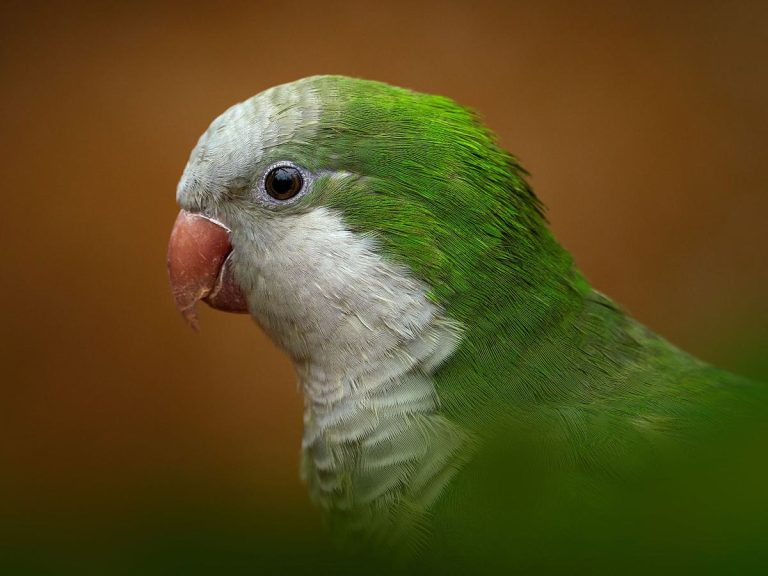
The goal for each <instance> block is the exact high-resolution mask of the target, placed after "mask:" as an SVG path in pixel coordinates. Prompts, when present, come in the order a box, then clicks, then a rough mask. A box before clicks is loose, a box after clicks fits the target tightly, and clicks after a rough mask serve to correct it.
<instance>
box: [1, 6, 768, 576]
mask: <svg viewBox="0 0 768 576" xmlns="http://www.w3.org/2000/svg"><path fill="white" fill-rule="evenodd" d="M766 22H768V3H765V2H760V1H755V2H738V3H733V2H724V1H705V2H697V3H690V2H683V1H681V2H668V1H665V2H655V1H646V2H642V3H616V2H590V3H587V4H581V3H572V2H566V1H562V2H556V1H553V2H547V1H536V2H533V1H531V2H451V1H445V0H443V1H436V2H416V1H411V2H400V3H396V2H395V3H384V2H382V3H369V4H366V3H362V2H351V1H349V2H335V1H325V2H318V1H313V2H310V1H307V2H283V3H278V2H258V1H250V2H231V1H226V0H225V1H221V2H195V1H187V2H177V3H173V2H141V1H134V2H125V3H116V2H101V3H83V2H77V1H69V2H61V3H56V2H51V3H40V2H34V1H32V2H26V1H25V2H22V1H6V2H3V4H2V8H0V78H1V80H0V82H2V92H1V93H0V118H1V122H2V130H1V131H0V153H1V154H0V163H1V164H2V169H1V170H0V189H1V192H0V194H2V196H1V197H0V198H1V202H2V205H1V207H2V209H1V210H0V237H1V238H2V242H1V243H0V256H2V266H3V273H2V274H3V275H2V284H1V285H0V296H2V299H1V300H0V302H2V304H1V305H2V309H3V320H2V322H0V334H1V335H2V338H1V341H0V357H1V359H2V371H1V372H0V382H1V383H0V467H1V468H0V554H5V556H4V558H5V560H6V561H8V562H10V563H11V564H10V565H12V566H14V568H13V570H11V571H8V572H6V573H8V574H11V573H48V572H50V573H61V572H62V571H64V568H63V567H66V566H71V567H72V569H73V570H75V569H76V568H77V567H90V568H88V569H82V570H80V571H79V573H89V572H88V570H89V569H90V570H92V571H93V573H106V574H109V573H117V572H119V570H118V568H117V567H118V566H119V567H120V569H121V570H124V571H126V572H127V573H131V572H132V568H131V567H132V566H134V565H133V564H132V562H136V563H137V564H136V565H135V566H140V565H141V560H140V559H137V558H140V557H141V555H142V554H154V553H157V554H159V555H163V554H166V555H167V556H168V557H169V558H173V557H174V550H175V549H176V548H174V547H175V546H177V547H178V548H179V549H182V548H189V547H190V546H200V545H204V546H212V547H214V548H215V547H216V546H219V545H220V546H221V548H216V550H218V552H220V553H221V555H222V556H228V557H230V558H231V557H232V556H233V555H236V554H237V553H236V552H233V551H232V550H230V549H228V548H227V546H226V544H212V543H211V539H210V538H209V537H208V536H207V535H206V534H211V533H215V534H217V535H219V536H221V542H225V541H227V538H226V537H225V536H222V535H226V534H229V533H237V534H246V533H249V531H253V532H254V533H269V534H278V533H280V531H281V530H293V528H294V527H296V526H300V527H302V530H304V529H306V532H307V536H306V538H307V540H308V541H311V542H312V545H318V546H320V545H322V544H319V540H318V539H317V538H318V537H317V536H315V535H314V529H315V528H316V526H317V525H318V524H319V519H318V518H317V516H316V515H315V512H314V511H313V509H312V508H311V506H310V505H309V503H308V501H307V496H306V493H305V490H304V487H303V486H302V485H301V483H300V480H299V478H298V451H299V444H300V435H301V398H300V395H299V393H298V391H297V389H296V385H295V383H294V379H293V374H292V369H291V366H290V364H289V363H288V361H287V360H286V358H285V357H284V356H283V355H282V354H281V353H280V352H279V351H278V350H277V349H276V348H275V347H274V346H273V345H272V344H271V343H270V342H269V341H268V340H267V339H266V338H265V336H264V335H263V334H262V333H261V332H260V331H259V330H258V329H257V328H256V327H255V325H253V324H252V322H251V321H250V320H249V319H248V318H247V317H244V316H236V315H227V314H221V313H216V312H213V311H210V310H208V309H204V310H201V325H202V331H201V332H200V333H198V334H195V333H193V332H191V331H190V330H189V329H188V328H187V327H186V326H185V325H184V323H183V322H182V321H181V319H180V317H179V316H178V314H177V313H176V311H175V309H174V307H173V304H172V301H171V297H170V293H169V290H168V287H167V279H166V271H165V250H166V245H167V239H168V234H169V232H170V229H171V226H172V224H173V220H174V218H175V214H176V211H177V208H176V206H175V200H174V193H175V186H176V182H177V179H178V178H179V176H180V174H181V171H182V169H183V167H184V164H185V162H186V160H187V156H188V154H189V152H190V150H191V149H192V147H193V146H194V144H195V142H196V140H197V138H198V136H199V135H200V134H201V133H202V131H203V130H204V129H205V128H206V126H207V125H208V123H209V122H210V121H211V120H212V119H213V118H214V117H216V116H217V115H218V114H220V113H221V112H222V111H223V110H224V109H226V108H227V107H228V106H230V105H232V104H233V103H235V102H238V101H241V100H243V99H245V98H248V97H249V96H251V95H253V94H255V93H257V92H259V91H261V90H263V89H265V88H268V87H270V86H272V85H275V84H278V83H282V82H287V81H291V80H294V79H297V78H300V77H302V76H307V75H312V74H319V73H337V74H346V75H351V76H359V77H365V78H370V79H376V80H382V81H385V82H389V83H392V84H397V85H401V86H405V87H409V88H413V89H416V90H419V91H424V92H431V93H437V94H443V95H446V96H450V97H452V98H454V99H455V100H457V101H459V102H460V103H462V104H465V105H467V106H470V107H472V108H474V109H476V110H477V111H479V112H480V114H481V116H482V117H483V118H484V120H485V122H486V123H487V124H488V125H489V126H490V127H491V129H493V130H494V131H495V132H496V133H497V134H498V136H499V139H500V141H501V143H502V144H503V145H504V146H505V147H506V148H507V149H509V150H510V151H511V152H513V153H514V154H515V155H516V156H518V157H519V158H520V159H521V161H522V163H523V165H524V166H526V167H527V169H528V170H529V171H530V172H531V174H532V176H531V182H532V184H533V186H534V189H535V190H536V191H537V193H538V194H539V196H540V197H541V198H542V199H543V201H544V203H545V204H546V205H547V207H548V210H549V211H548V214H549V218H550V220H551V223H552V227H553V228H554V231H555V234H556V235H557V237H558V238H559V239H560V240H561V241H562V243H563V244H564V245H565V246H566V247H567V248H568V249H569V250H570V251H571V252H572V253H573V254H574V256H575V259H576V261H577V263H578V264H579V266H580V267H581V269H582V270H583V271H584V273H585V274H586V276H587V277H588V278H589V279H590V280H591V281H592V283H593V284H594V285H595V286H596V287H597V288H598V289H599V290H601V291H602V292H604V293H606V294H608V295H610V296H611V297H612V298H613V299H615V300H616V301H617V302H619V303H621V304H622V305H623V306H625V307H626V308H627V309H628V310H629V311H630V312H631V313H632V314H633V315H634V316H635V317H637V318H639V319H640V320H641V321H643V322H644V323H645V324H647V325H648V326H650V327H651V328H652V329H654V330H655V331H657V332H659V333H661V334H663V335H664V336H666V337H667V338H668V339H669V340H671V341H672V342H673V343H675V344H677V345H679V346H680V347H682V348H684V349H687V350H689V351H690V352H692V353H694V354H695V355H697V356H699V357H700V358H702V359H704V360H706V361H708V362H711V363H714V364H716V365H719V366H722V367H724V368H728V369H731V370H733V371H736V372H739V373H741V374H744V375H747V376H752V377H754V378H762V379H768V352H767V351H768V298H767V297H766V296H767V295H768V294H767V291H768V258H767V257H766V248H768V225H766V213H768V170H766V166H768V146H767V145H766V141H767V140H768V69H766V65H765V63H766V59H767V58H768V25H766ZM201 519H202V520H201ZM185 524H194V525H195V526H197V527H198V528H199V530H200V534H198V535H195V534H191V535H190V534H184V535H181V532H180V531H179V530H177V529H176V527H178V526H183V525H185ZM158 535H164V536H158ZM169 535H170V536H169ZM201 542H203V543H205V544H201ZM3 550H5V553H4V552H3ZM138 550H140V552H139V551H138ZM147 550H150V551H151V552H147ZM218 552H216V553H214V554H212V555H211V556H212V557H213V556H216V554H217V553H218ZM294 552H295V551H294ZM84 557H87V558H88V559H89V560H88V562H86V563H83V558H84ZM115 558H120V559H121V560H120V561H119V562H116V561H115ZM135 566H134V567H135ZM136 570H137V572H135V573H139V572H138V571H139V568H136ZM142 573H146V571H142Z"/></svg>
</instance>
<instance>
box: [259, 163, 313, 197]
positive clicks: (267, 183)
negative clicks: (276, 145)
mask: <svg viewBox="0 0 768 576" xmlns="http://www.w3.org/2000/svg"><path fill="white" fill-rule="evenodd" d="M303 186H304V177H303V176H302V174H301V170H299V169H298V168H296V167H294V166H277V167H275V168H272V170H270V171H269V172H267V176H266V177H265V178H264V188H265V189H266V191H267V194H269V195H270V196H272V198H274V199H275V200H288V199H289V198H293V197H294V196H296V194H298V193H299V192H301V189H302V187H303Z"/></svg>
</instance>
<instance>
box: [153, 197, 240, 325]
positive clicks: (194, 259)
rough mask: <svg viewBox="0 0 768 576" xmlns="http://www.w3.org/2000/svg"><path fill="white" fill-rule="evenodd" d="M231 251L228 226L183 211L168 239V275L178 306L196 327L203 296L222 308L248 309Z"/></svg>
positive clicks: (189, 322) (210, 303)
mask: <svg viewBox="0 0 768 576" xmlns="http://www.w3.org/2000/svg"><path fill="white" fill-rule="evenodd" d="M231 252H232V244H230V242H229V230H228V229H227V228H226V227H225V226H223V225H222V224H220V223H219V222H216V221H215V220H212V219H210V218H206V217H205V216H201V215H200V214H192V213H190V212H187V211H186V210H182V211H180V212H179V215H178V217H177V218H176V223H175V224H174V225H173V230H172V231H171V239H170V242H169V243H168V278H169V280H170V283H171V292H172V293H173V299H174V301H175V302H176V308H178V310H179V312H181V315H182V316H183V317H184V319H185V320H186V321H187V323H188V324H189V325H190V326H191V327H192V328H193V329H194V330H197V329H198V323H197V312H196V311H195V305H196V304H197V302H198V301H199V300H203V301H204V302H205V303H207V304H208V305H209V306H211V307H213V308H216V309H218V310H225V311H227V312H247V311H248V305H247V302H246V300H245V297H244V296H243V293H242V292H241V291H240V289H239V287H238V286H237V284H235V282H234V276H233V273H232V266H231V264H230V257H229V256H230V254H231Z"/></svg>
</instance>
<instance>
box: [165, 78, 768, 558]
mask: <svg viewBox="0 0 768 576" xmlns="http://www.w3.org/2000/svg"><path fill="white" fill-rule="evenodd" d="M177 201H178V204H179V206H180V207H181V212H180V213H179V216H178V219H177V221H176V224H175V227H174V229H173V232H172V235H171V240H170V246H169V254H168V267H169V275H170V282H171V285H172V291H173V296H174V299H175V302H176V304H177V306H178V308H179V310H180V311H181V313H182V314H183V316H184V317H185V318H186V319H187V321H188V322H189V323H190V324H192V325H193V326H196V322H197V321H196V315H195V305H196V303H197V302H198V301H199V300H203V301H204V302H206V303H207V304H209V305H210V306H212V307H214V308H218V309H221V310H227V311H233V312H247V313H249V314H250V315H251V316H252V317H253V318H254V319H255V321H256V322H257V323H258V325H259V326H260V327H261V328H262V329H263V330H264V331H265V332H266V333H267V334H268V335H269V337H270V338H271V339H272V340H273V341H274V342H275V343H276V344H277V345H278V346H279V347H280V348H281V349H282V350H284V351H285V353H286V354H287V355H288V356H289V357H290V358H291V360H292V361H293V364H294V366H295V369H296V373H297V376H298V381H299V384H300V389H301V390H302V392H303V395H304V402H305V409H304V435H303V442H302V446H301V454H302V467H301V468H302V476H303V479H304V481H305V483H306V485H307V486H308V489H309V492H310V495H311V498H312V500H313V501H314V502H315V503H316V504H317V505H318V506H320V508H321V509H322V510H323V511H324V513H325V515H326V516H327V518H328V521H329V523H330V525H331V527H332V529H333V530H334V531H335V532H337V533H339V534H342V535H346V536H347V537H349V536H350V535H351V538H352V539H356V538H359V539H360V540H365V541H371V542H376V543H377V545H381V546H382V547H391V548H392V549H394V550H407V554H406V555H407V556H410V555H411V554H418V553H419V550H420V549H421V548H424V547H428V546H429V542H430V541H431V539H433V538H436V537H437V536H439V535H441V534H442V536H444V537H446V538H447V539H448V541H450V539H451V537H452V536H453V537H454V539H453V541H454V542H466V541H468V540H469V539H470V537H471V533H472V532H475V531H479V533H482V531H483V528H484V527H487V526H486V521H487V522H490V523H493V522H498V521H499V520H500V519H501V520H505V519H508V521H509V524H510V525H512V524H514V522H515V521H516V519H518V518H524V517H528V518H530V517H532V514H533V513H532V512H531V506H533V507H534V508H536V509H537V510H539V511H540V510H541V509H545V508H547V507H548V506H550V507H551V506H557V504H556V503H555V502H556V501H557V498H550V497H549V496H547V497H546V498H544V500H542V501H538V502H537V503H536V504H535V505H534V504H531V503H530V502H526V501H527V500H528V499H532V500H535V499H536V496H535V495H534V494H535V493H536V492H537V490H538V488H537V486H538V485H539V484H546V483H548V482H549V480H548V479H551V478H557V479H558V480H557V482H562V483H563V484H564V485H563V486H558V487H555V488H553V489H551V490H550V491H549V494H550V495H552V494H555V495H559V496H562V497H563V500H564V501H569V498H570V501H577V502H578V501H581V500H586V501H590V502H600V501H602V499H603V496H601V493H600V490H601V489H600V488H598V489H594V488H592V487H593V486H596V485H600V484H599V483H600V482H604V481H605V480H606V479H618V480H616V482H619V483H620V482H622V481H625V480H622V479H626V478H631V477H632V476H633V475H642V474H643V473H644V472H643V470H647V469H649V468H650V469H653V468H654V467H663V466H666V465H667V464H669V463H670V462H672V461H674V460H675V459H676V458H678V457H683V455H684V454H685V453H686V452H687V451H688V446H693V445H694V444H696V442H697V440H696V439H698V441H699V443H700V444H706V443H707V442H709V441H710V440H711V438H714V437H717V436H719V435H721V432H722V426H721V424H720V423H722V422H728V421H729V419H733V418H736V416H735V414H737V413H739V412H740V411H743V410H745V409H746V408H744V407H750V406H753V405H754V404H755V403H756V402H757V400H755V399H756V398H757V397H758V396H760V394H762V391H763V388H762V387H761V386H760V385H758V384H756V383H753V382H750V381H747V380H745V379H742V378H740V377H737V376H735V375H732V374H729V373H727V372H725V371H721V370H718V369H716V368H713V367H711V366H708V365H707V364H705V363H703V362H701V361H699V360H697V359H695V358H693V357H691V356H690V355H688V354H686V353H685V352H683V351H681V350H679V349H677V348H676V347H674V346H673V345H671V344H670V343H668V342H667V341H665V340H664V339H663V338H661V337H659V336H657V335H655V334H654V333H653V332H651V331H649V330H648V329H647V328H645V327H644V326H642V325H641V324H640V323H638V322H637V321H635V320H633V319H632V318H631V317H629V316H628V315H627V314H626V313H625V312H624V311H623V310H622V309H621V308H619V307H618V306H617V305H616V304H614V303H613V302H612V301H611V300H610V299H608V298H607V297H606V296H604V295H602V294H601V293H599V292H597V291H596V290H595V289H593V288H592V287H591V286H590V284H589V283H588V282H587V280H585V278H584V277H583V276H582V274H581V273H580V272H579V271H578V270H577V268H576V267H575V266H574V262H573V260H572V258H571V256H570V255H569V254H568V252H567V251H566V250H564V249H563V248H562V247H561V246H560V244H558V242H557V241H556V240H555V238H554V237H553V235H552V234H551V233H550V231H549V229H548V225H547V221H546V218H545V216H544V212H543V208H542V205H541V203H540V202H539V200H538V199H537V197H536V196H535V195H534V193H533V191H532V189H531V188H530V186H529V185H528V183H527V182H526V172H525V171H524V169H523V168H522V167H521V166H520V164H519V162H518V160H517V159H516V158H515V157H513V156H511V155H510V154H509V153H507V152H506V151H504V150H503V149H502V148H500V147H499V145H498V144H497V143H496V140H495V137H494V136H493V134H492V133H491V132H490V131H489V130H488V129H486V128H485V127H484V126H483V125H482V124H481V123H480V122H479V121H478V119H477V117H476V115H475V114H474V113H473V112H471V111H469V110H468V109H466V108H464V107H461V106H459V105H457V104H456V103H454V102H453V101H452V100H450V99H447V98H444V97H440V96H433V95H425V94H420V93H417V92H413V91H410V90H406V89H402V88H397V87H393V86H390V85H387V84H384V83H379V82H373V81H366V80H359V79H353V78H347V77H342V76H315V77H310V78H305V79H301V80H298V81H295V82H292V83H289V84H284V85H281V86H277V87H274V88H271V89H269V90H266V91H264V92H262V93H260V94H258V95H256V96H254V97H252V98H250V99H248V100H246V101H244V102H242V103H239V104H236V105H234V106H232V107H231V108H229V109H228V110H227V111H225V112H224V113H223V114H222V115H221V116H219V117H218V118H217V119H215V120H214V121H213V123H212V124H211V125H210V127H209V128H208V129H207V130H206V131H205V133H204V134H203V135H202V136H201V137H200V139H199V141H198V143H197V145H196V146H195V147H194V149H193V151H192V153H191V156H190V158H189V161H188V163H187V165H186V168H185V169H184V173H183V176H182V177H181V180H180V182H179V184H178V189H177ZM707 434H709V435H707ZM522 439H527V440H525V441H524V440H522ZM668 446H682V447H683V448H682V449H681V450H680V451H679V452H677V453H674V452H665V450H667V447H668ZM665 454H666V456H664V455H665ZM670 454H676V456H670ZM665 457H666V460H665ZM535 470H539V471H541V473H539V472H534V471H535ZM494 474H496V475H497V476H498V477H497V478H495V477H494ZM527 475H528V476H530V478H532V479H530V481H527V480H525V478H526V476H527ZM522 492H525V495H523V494H522ZM596 492H597V493H598V494H597V496H596ZM567 493H570V496H568V497H565V496H563V495H564V494H567ZM574 494H575V495H576V496H574ZM605 498H608V496H605ZM625 501H627V499H625ZM622 505H624V504H622ZM526 506H527V507H528V508H526ZM523 509H525V510H526V511H523ZM478 510H482V511H483V512H478ZM526 514H527V516H526ZM506 530H507V529H506V528H505V530H503V531H502V532H504V531H506ZM509 530H510V531H511V532H514V533H515V534H518V535H520V534H522V533H523V532H524V529H522V530H520V529H518V530H517V531H515V530H514V529H513V528H509ZM488 532H489V533H493V534H496V533H498V532H499V530H498V529H496V528H493V529H489V530H488ZM459 547H460V546H459ZM448 550H450V549H448ZM519 553H520V552H519V551H517V552H514V554H519Z"/></svg>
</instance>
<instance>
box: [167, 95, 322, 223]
mask: <svg viewBox="0 0 768 576" xmlns="http://www.w3.org/2000/svg"><path fill="white" fill-rule="evenodd" d="M319 118H320V102H319V97H318V95H317V93H316V92H315V91H314V90H312V89H311V86H308V85H307V83H301V82H294V83H291V84H284V85H282V86H276V87H274V88H270V89H269V90H266V91H264V92H261V93H260V94H257V95H256V96H253V97H251V98H249V99H248V100H245V101H244V102H241V103H239V104H235V105H234V106H232V107H231V108H229V109H228V110H226V111H225V112H224V113H223V114H221V115H220V116H219V117H218V118H216V119H215V120H214V121H213V122H212V123H211V125H210V126H209V127H208V129H207V130H206V131H205V132H204V133H203V135H202V136H201V137H200V140H199V141H198V142H197V145H196V146H195V148H194V149H193V150H192V153H191V154H190V157H189V161H188V162H187V166H186V168H185V169H184V174H183V175H182V177H181V180H180V181H179V185H178V188H177V192H176V197H177V200H178V202H179V204H180V205H181V206H182V207H184V208H188V209H190V208H193V207H198V206H200V205H202V201H203V199H204V197H205V196H210V195H216V194H220V193H221V192H223V191H224V190H225V189H226V188H228V187H229V186H231V185H232V184H233V182H236V181H239V180H243V179H248V180H250V179H251V177H252V176H253V174H254V171H255V170H256V169H257V168H258V166H259V164H260V162H261V161H262V158H263V156H264V151H265V150H268V149H270V148H274V147H275V146H280V145H281V144H285V143H287V142H290V141H291V140H294V139H297V138H300V139H302V140H306V139H308V138H311V136H312V134H313V133H314V132H315V131H316V129H317V125H318V121H319Z"/></svg>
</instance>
